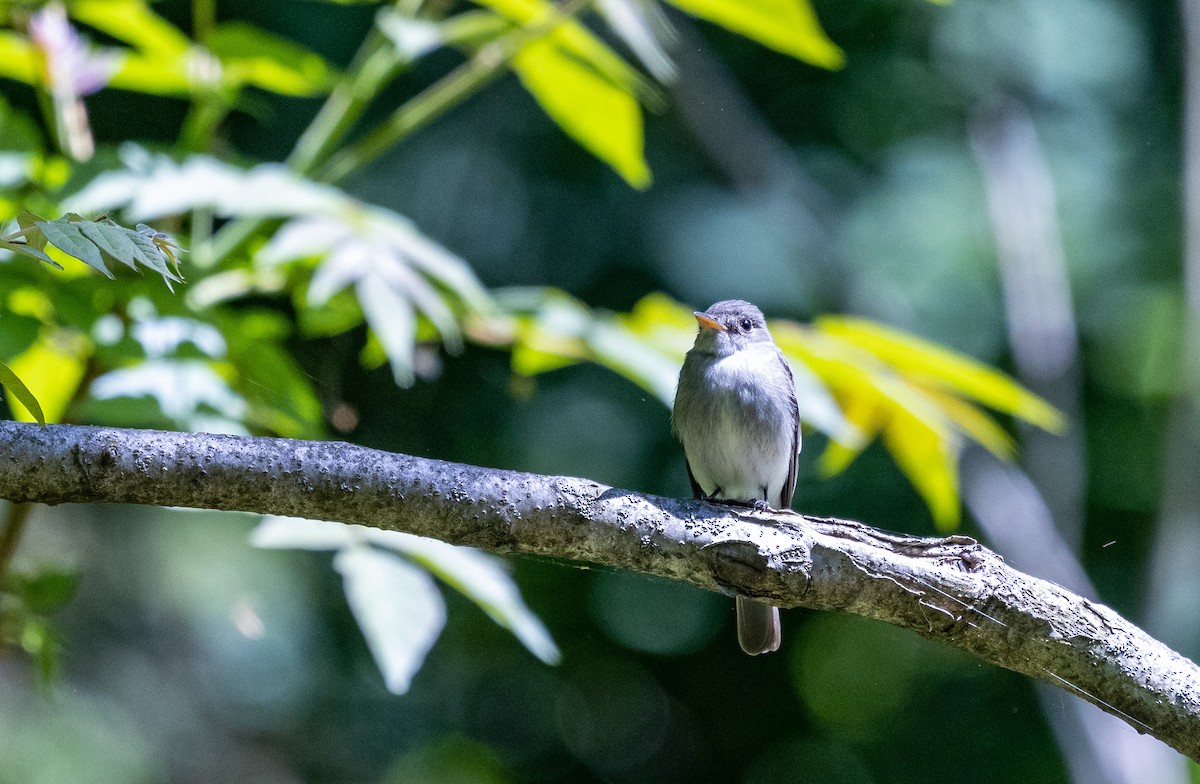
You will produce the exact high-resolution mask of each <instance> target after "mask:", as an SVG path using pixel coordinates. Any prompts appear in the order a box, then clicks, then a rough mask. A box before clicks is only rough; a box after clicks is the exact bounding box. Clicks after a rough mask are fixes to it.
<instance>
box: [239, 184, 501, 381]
mask: <svg viewBox="0 0 1200 784" xmlns="http://www.w3.org/2000/svg"><path fill="white" fill-rule="evenodd" d="M304 259H310V260H311V259H316V260H317V267H316V271H315V273H314V275H313V278H312V281H311V283H310V285H309V290H308V302H309V304H310V305H312V306H314V307H320V306H322V305H324V304H325V303H327V302H328V301H330V300H331V299H332V298H333V297H334V295H336V294H337V293H338V292H340V291H342V290H343V289H345V288H347V287H353V291H354V293H355V297H356V298H357V300H358V303H359V306H360V307H361V309H362V313H363V316H364V317H365V318H366V320H367V323H368V324H369V325H370V327H371V329H372V331H373V332H374V333H375V335H376V337H377V338H378V339H379V342H380V345H381V346H382V347H383V349H384V351H385V352H386V355H387V358H388V362H389V363H390V365H391V367H392V372H393V375H394V376H395V378H396V381H397V383H399V384H402V385H407V384H410V383H412V380H413V370H412V363H413V351H414V341H415V338H416V334H417V333H416V330H417V321H416V316H417V314H418V313H419V314H420V315H421V316H423V317H425V318H426V319H428V321H429V323H431V324H432V325H433V327H434V328H435V329H436V331H437V333H438V334H439V335H440V336H441V338H442V340H443V341H444V342H445V343H446V345H447V347H448V348H450V349H451V350H457V349H458V348H459V347H460V346H461V330H460V328H459V318H460V317H461V316H462V315H465V314H469V313H472V312H478V311H482V310H485V309H487V308H489V307H490V305H489V299H488V295H487V293H486V292H485V291H484V289H483V287H482V285H481V284H480V283H479V282H478V280H477V279H476V278H475V276H474V274H473V273H472V272H471V271H470V268H469V267H468V266H467V265H466V264H465V263H464V262H463V261H462V260H461V259H459V258H458V257H457V256H454V255H453V254H451V253H449V252H448V251H446V250H445V249H444V248H442V247H441V246H439V245H437V244H436V243H434V242H432V241H430V240H429V239H428V238H426V237H424V236H423V235H422V234H421V233H420V232H419V231H417V229H416V227H415V226H413V225H412V224H411V223H410V222H409V221H407V220H405V219H404V218H402V217H400V216H399V215H396V214H394V213H388V212H386V211H383V210H376V209H371V208H364V207H360V208H357V209H356V210H355V211H354V213H353V214H346V215H345V216H344V217H343V216H342V215H338V216H332V217H321V216H314V217H309V218H298V219H296V220H293V221H291V222H289V223H287V224H285V225H284V226H283V227H282V228H281V229H280V230H279V231H278V232H276V234H275V236H274V237H273V238H272V239H271V241H270V242H269V243H267V245H266V246H265V247H264V248H263V249H262V251H261V252H260V254H259V261H260V263H261V264H264V265H276V264H283V263H288V262H293V261H299V260H304Z"/></svg>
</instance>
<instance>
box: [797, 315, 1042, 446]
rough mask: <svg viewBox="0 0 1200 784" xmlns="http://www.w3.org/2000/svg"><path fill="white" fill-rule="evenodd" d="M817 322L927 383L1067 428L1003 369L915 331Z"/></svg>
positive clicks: (847, 321)
mask: <svg viewBox="0 0 1200 784" xmlns="http://www.w3.org/2000/svg"><path fill="white" fill-rule="evenodd" d="M815 326H816V328H817V329H819V330H820V331H822V332H824V333H825V334H828V335H832V336H835V337H837V338H840V339H841V340H844V341H846V342H848V343H851V344H853V345H855V346H859V347H861V348H863V349H865V350H866V351H869V352H870V353H871V354H873V355H874V356H876V357H878V358H879V359H880V360H882V361H884V362H886V363H888V364H890V365H892V366H893V367H895V368H896V369H897V370H898V371H900V372H902V373H904V374H906V375H909V376H911V377H914V378H917V379H919V380H921V381H922V382H924V383H929V384H934V385H937V386H940V387H942V388H945V389H948V390H951V391H954V392H957V393H959V394H963V395H966V396H967V397H970V398H973V399H975V400H977V401H979V402H980V403H983V404H984V405H986V406H990V407H991V408H994V409H996V410H997V411H1003V412H1005V413H1009V414H1012V415H1013V416H1016V417H1019V418H1021V419H1024V420H1025V421H1026V422H1029V423H1031V424H1034V425H1037V426H1038V427H1041V428H1043V429H1045V430H1049V431H1052V432H1058V431H1061V430H1062V428H1063V424H1064V423H1063V418H1062V414H1061V413H1059V412H1058V410H1057V409H1055V408H1054V407H1053V406H1051V405H1050V404H1049V403H1047V402H1046V401H1044V400H1042V399H1041V398H1040V397H1038V396H1037V395H1035V394H1033V393H1032V392H1030V391H1028V390H1027V389H1025V388H1024V387H1022V386H1021V385H1020V384H1018V383H1017V382H1016V381H1014V380H1013V379H1011V378H1010V377H1008V376H1006V375H1005V374H1003V373H1001V372H1000V371H998V370H995V369H993V368H990V367H988V366H987V365H984V364H983V363H981V362H977V361H976V360H974V359H971V358H970V357H967V356H964V355H962V354H958V353H956V352H954V351H951V350H949V349H947V348H943V347H942V346H938V345H935V344H933V343H931V342H929V341H927V340H923V339H921V338H919V337H916V336H915V335H911V334H908V333H906V332H901V331H900V330H896V329H891V328H889V327H886V326H883V325H882V324H877V323H874V322H870V321H865V320H863V319H854V318H840V317H833V316H826V317H822V318H820V319H818V320H817V321H816V323H815Z"/></svg>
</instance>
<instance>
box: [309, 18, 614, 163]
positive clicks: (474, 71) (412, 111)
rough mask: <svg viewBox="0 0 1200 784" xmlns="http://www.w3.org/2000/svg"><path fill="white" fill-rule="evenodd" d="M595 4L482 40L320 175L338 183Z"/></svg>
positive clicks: (341, 154) (450, 106) (339, 155)
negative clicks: (470, 53) (486, 41)
mask: <svg viewBox="0 0 1200 784" xmlns="http://www.w3.org/2000/svg"><path fill="white" fill-rule="evenodd" d="M591 4H592V0H570V1H569V2H567V3H565V4H564V5H563V6H561V7H559V8H556V9H555V10H554V11H553V12H552V13H550V14H547V15H546V18H545V19H543V20H541V21H540V22H539V23H537V24H532V25H527V26H525V27H521V28H518V29H516V30H514V31H513V32H511V33H509V34H508V35H505V36H503V37H502V38H499V39H498V40H496V41H493V42H492V43H490V44H487V45H485V46H483V47H482V48H481V49H480V50H479V51H478V52H476V54H475V56H474V57H472V58H471V59H469V60H467V61H466V62H465V63H463V64H462V65H460V66H459V67H458V68H456V69H454V70H453V71H451V72H450V73H449V74H447V75H446V76H444V77H442V78H441V79H439V80H438V81H437V82H435V83H434V84H432V85H430V86H429V87H427V88H426V89H425V90H423V91H422V92H420V93H419V94H417V95H416V96H415V97H413V98H412V99H410V100H408V101H406V102H405V103H404V104H403V105H402V106H400V108H398V109H397V110H396V111H395V112H393V113H392V114H391V116H390V117H388V119H387V120H385V121H384V122H383V123H381V124H380V125H379V126H378V127H377V128H376V129H375V130H374V131H372V132H371V133H369V134H367V135H366V136H364V137H363V138H362V139H360V140H359V141H357V142H355V143H354V144H353V145H351V146H349V147H347V148H345V149H343V150H342V151H341V152H339V153H338V154H337V155H334V156H333V157H332V158H330V160H329V163H328V164H326V165H325V166H324V167H322V168H321V169H320V170H318V172H317V177H318V179H321V180H324V181H325V182H330V183H337V182H340V181H341V180H343V179H344V178H345V177H346V176H347V175H349V174H351V173H352V172H354V171H356V170H357V169H360V168H362V167H363V166H365V165H366V164H367V163H370V162H371V161H373V160H375V158H377V157H378V156H379V155H380V154H382V153H383V152H385V151H386V150H388V149H389V148H391V147H392V146H393V145H395V144H397V143H399V142H401V141H403V140H404V139H405V138H407V137H408V136H409V135H410V134H412V133H413V132H414V131H416V130H417V129H419V128H422V127H424V126H425V125H427V124H429V122H431V121H432V120H435V119H437V118H438V117H440V116H442V115H443V114H444V113H445V112H446V111H447V110H449V109H451V108H453V107H454V106H457V105H458V104H459V103H461V102H462V101H463V100H464V99H466V98H467V97H468V96H470V95H471V94H473V93H474V92H476V91H478V90H479V89H480V88H482V87H483V86H484V85H486V84H488V83H489V82H491V81H492V80H493V79H495V78H496V77H497V76H499V75H500V73H501V71H502V69H503V68H504V67H505V66H507V65H508V64H509V63H510V62H512V59H513V58H514V57H516V56H517V54H518V53H520V51H521V49H522V48H523V47H524V46H525V45H526V44H528V43H530V42H531V41H534V40H536V39H538V38H541V37H543V36H545V35H548V34H549V33H550V32H551V31H552V30H553V29H554V28H555V27H557V26H558V25H559V24H560V23H561V22H563V21H564V20H566V19H570V18H571V17H573V16H576V15H577V14H579V13H580V12H582V11H583V10H584V9H586V8H587V7H588V6H590V5H591Z"/></svg>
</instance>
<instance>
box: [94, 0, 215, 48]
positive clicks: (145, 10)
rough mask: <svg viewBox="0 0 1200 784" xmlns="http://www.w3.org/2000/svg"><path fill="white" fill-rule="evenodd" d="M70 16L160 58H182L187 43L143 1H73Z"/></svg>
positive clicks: (183, 37) (187, 40) (184, 36)
mask: <svg viewBox="0 0 1200 784" xmlns="http://www.w3.org/2000/svg"><path fill="white" fill-rule="evenodd" d="M71 16H73V17H75V18H76V19H78V20H79V21H80V22H83V23H84V24H86V25H88V26H90V27H94V28H96V29H97V30H101V31H103V32H105V33H107V34H108V35H111V36H112V37H113V38H116V39H117V40H118V41H123V42H125V43H127V44H129V45H130V46H132V47H134V48H135V49H137V50H139V51H141V52H144V53H147V54H153V55H156V56H158V57H159V58H162V59H167V58H176V57H183V56H184V55H186V54H187V52H188V50H189V49H191V45H192V44H191V41H190V40H189V39H188V37H187V36H186V35H184V34H183V31H181V30H180V29H179V28H178V27H176V26H175V25H173V24H171V23H170V22H168V21H167V20H166V19H163V18H162V17H161V16H159V15H158V14H156V13H154V12H153V11H151V10H150V6H149V5H148V4H147V3H145V2H144V1H143V0H75V2H73V3H71Z"/></svg>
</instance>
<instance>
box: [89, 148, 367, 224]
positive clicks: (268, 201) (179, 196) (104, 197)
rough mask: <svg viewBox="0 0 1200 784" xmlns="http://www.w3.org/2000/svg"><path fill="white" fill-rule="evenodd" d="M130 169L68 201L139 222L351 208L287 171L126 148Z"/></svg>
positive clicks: (111, 175) (106, 177) (109, 174)
mask: <svg viewBox="0 0 1200 784" xmlns="http://www.w3.org/2000/svg"><path fill="white" fill-rule="evenodd" d="M121 157H122V160H123V161H124V163H125V168H124V169H121V170H116V171H109V172H105V173H104V174H102V175H100V176H99V177H96V178H95V179H94V180H92V181H91V182H90V183H89V184H88V185H87V187H85V188H84V189H83V190H81V191H80V192H78V193H76V194H75V195H74V196H72V197H71V198H69V199H68V200H67V209H70V210H73V211H75V212H107V211H110V210H114V209H117V208H121V209H124V210H126V214H127V215H128V216H129V217H130V218H131V219H132V220H134V221H145V220H151V219H154V218H159V217H162V216H165V215H179V214H183V213H186V212H190V211H192V210H196V209H207V210H212V211H213V212H214V213H215V214H217V215H219V216H221V217H286V216H290V215H307V214H311V213H330V212H337V211H339V210H344V209H347V208H348V207H349V206H350V204H351V202H350V201H349V199H348V197H346V196H345V194H343V193H342V192H341V191H339V190H337V189H336V188H332V187H330V186H327V185H320V184H318V183H314V182H312V181H310V180H307V179H305V178H303V177H301V176H299V175H297V174H295V173H294V172H291V171H289V170H288V169H286V168H285V167H283V166H279V165H276V164H262V165H259V166H255V167H253V168H251V169H239V168H237V167H236V166H231V165H229V164H227V163H223V162H221V161H218V160H216V159H215V158H210V157H208V156H205V155H193V156H190V157H189V158H187V159H186V160H185V161H184V162H183V163H179V162H177V161H174V160H172V159H171V158H169V157H168V156H165V155H152V154H150V153H147V152H146V151H145V150H143V149H141V148H140V147H138V146H136V145H132V144H126V145H122V147H121Z"/></svg>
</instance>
